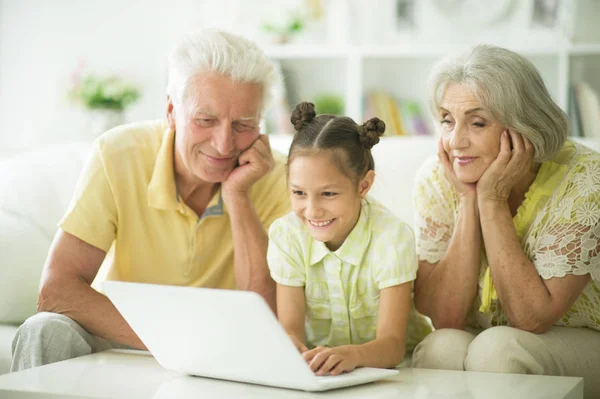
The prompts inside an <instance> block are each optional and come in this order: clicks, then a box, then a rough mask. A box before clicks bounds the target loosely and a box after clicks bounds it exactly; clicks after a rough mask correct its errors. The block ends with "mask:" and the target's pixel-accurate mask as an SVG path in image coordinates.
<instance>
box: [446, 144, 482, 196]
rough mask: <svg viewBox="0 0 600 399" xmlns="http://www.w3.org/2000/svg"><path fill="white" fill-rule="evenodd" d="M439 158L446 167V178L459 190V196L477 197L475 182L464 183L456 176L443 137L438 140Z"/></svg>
mask: <svg viewBox="0 0 600 399" xmlns="http://www.w3.org/2000/svg"><path fill="white" fill-rule="evenodd" d="M438 158H439V159H440V162H441V164H442V167H443V169H444V176H446V179H448V181H449V182H450V184H452V186H453V187H454V189H455V190H456V191H457V192H458V195H459V197H461V198H476V197H477V188H476V184H475V183H463V182H461V181H460V180H458V178H457V177H456V174H454V169H452V163H451V162H450V158H449V157H448V153H447V152H446V150H445V149H444V144H443V143H442V139H441V138H440V140H439V141H438Z"/></svg>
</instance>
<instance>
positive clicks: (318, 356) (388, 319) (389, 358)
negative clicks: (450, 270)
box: [303, 282, 411, 375]
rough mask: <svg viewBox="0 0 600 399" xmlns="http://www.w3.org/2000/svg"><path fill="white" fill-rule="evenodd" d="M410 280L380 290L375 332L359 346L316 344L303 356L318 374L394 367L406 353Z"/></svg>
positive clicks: (336, 373)
mask: <svg viewBox="0 0 600 399" xmlns="http://www.w3.org/2000/svg"><path fill="white" fill-rule="evenodd" d="M410 294H411V282H407V283H404V284H400V285H396V286H393V287H389V288H384V289H383V290H381V294H380V297H379V309H378V312H377V313H378V315H377V333H376V338H375V339H374V340H373V341H370V342H367V343H365V344H362V345H343V346H338V347H335V348H327V347H323V346H319V347H316V348H314V349H311V350H310V351H308V352H306V353H304V355H303V356H304V359H305V360H306V361H307V362H308V363H309V366H310V368H311V369H312V370H313V371H314V372H315V373H316V374H317V375H325V374H327V373H329V374H330V375H339V374H341V373H343V372H345V371H352V370H354V369H355V368H356V367H378V368H392V367H396V366H397V365H398V364H400V362H401V361H402V359H403V358H404V354H405V352H406V328H407V325H408V317H409V313H410V303H411V300H410Z"/></svg>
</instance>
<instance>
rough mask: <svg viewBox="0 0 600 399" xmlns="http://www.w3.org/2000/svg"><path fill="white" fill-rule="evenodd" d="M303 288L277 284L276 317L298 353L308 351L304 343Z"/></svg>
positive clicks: (304, 310) (304, 309)
mask: <svg viewBox="0 0 600 399" xmlns="http://www.w3.org/2000/svg"><path fill="white" fill-rule="evenodd" d="M304 301H305V298H304V287H290V286H287V285H282V284H277V316H278V318H279V322H280V323H281V325H282V326H283V328H284V329H285V331H286V332H287V333H288V335H289V336H290V338H291V339H292V341H293V342H294V345H295V346H296V348H298V350H299V351H300V353H303V352H306V351H307V350H308V349H307V348H306V345H305V343H304V340H305V337H304V315H305V312H306V308H305V304H304Z"/></svg>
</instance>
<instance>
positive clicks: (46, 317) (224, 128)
mask: <svg viewBox="0 0 600 399" xmlns="http://www.w3.org/2000/svg"><path fill="white" fill-rule="evenodd" d="M276 76H277V75H276V72H275V69H274V66H273V64H272V63H271V62H270V61H269V60H268V59H267V58H266V56H265V54H264V53H263V52H262V51H261V50H260V49H259V48H258V47H257V46H256V45H255V44H254V43H252V42H250V41H248V40H246V39H243V38H241V37H238V36H235V35H231V34H228V33H224V32H218V31H203V32H201V33H198V34H195V35H190V36H188V37H186V38H185V39H184V40H183V41H181V42H180V43H179V44H178V45H177V46H176V47H175V48H174V50H173V52H172V54H171V56H170V58H169V82H168V87H167V108H166V120H159V121H147V122H141V123H135V124H131V125H126V126H121V127H118V128H116V129H113V130H111V131H109V132H107V133H106V134H104V135H103V136H101V137H100V138H99V139H98V140H96V142H95V143H94V150H93V153H92V155H91V158H90V160H89V162H88V165H87V167H86V168H85V170H84V171H83V173H82V175H81V178H80V180H79V183H78V185H77V189H76V192H75V195H74V198H73V200H72V203H71V205H70V207H69V209H68V211H67V213H66V215H65V216H64V218H63V219H62V221H61V222H60V224H59V226H60V229H59V231H58V233H57V235H56V237H55V239H54V243H53V245H52V248H51V250H50V253H49V256H48V259H47V261H46V264H45V266H44V271H43V274H42V281H41V287H40V293H39V301H38V311H39V312H40V313H38V314H36V315H35V316H33V317H31V318H30V319H28V320H27V321H26V322H25V323H24V324H23V325H22V326H21V327H20V328H19V330H18V332H17V334H16V336H15V338H14V341H13V363H12V367H11V369H12V370H13V371H16V370H21V369H25V368H30V367H35V366H39V365H43V364H47V363H52V362H56V361H60V360H64V359H69V358H73V357H77V356H82V355H86V354H89V353H93V352H97V351H101V350H106V349H109V348H114V347H134V348H142V349H143V348H144V344H143V343H142V342H141V341H140V339H139V338H138V337H137V335H136V334H135V333H134V332H133V330H132V329H131V327H130V326H129V325H128V324H127V323H126V321H125V320H124V319H123V317H122V316H121V315H120V314H119V312H118V311H117V309H116V308H115V307H114V305H113V304H112V303H111V302H110V300H109V299H108V298H107V297H105V296H104V295H102V294H101V293H99V292H97V291H95V290H94V289H93V288H92V287H91V283H92V281H93V280H94V278H95V277H96V274H97V273H98V270H99V268H100V265H101V264H102V262H103V261H104V259H105V257H106V255H107V253H109V256H110V259H109V267H110V268H109V271H108V275H107V278H108V279H111V280H123V281H137V282H146V283H156V284H172V285H184V286H196V287H213V288H238V289H243V290H251V291H255V292H257V293H259V294H260V295H262V296H263V297H264V298H265V300H266V301H267V303H268V304H269V305H270V306H271V308H272V309H275V294H274V292H275V291H274V283H273V281H272V280H271V277H270V276H269V271H268V268H267V265H266V250H267V241H268V239H267V234H266V229H267V228H268V226H269V225H270V224H271V222H273V221H274V220H275V219H276V218H278V217H280V216H283V215H284V214H286V213H287V212H289V195H288V194H287V188H286V179H285V166H284V162H283V160H282V159H281V158H280V157H279V156H276V157H275V158H274V156H273V155H272V153H271V149H270V146H269V141H268V139H267V137H265V136H264V135H261V134H260V132H259V121H260V118H261V113H262V111H263V109H264V107H265V103H266V101H267V98H268V93H269V92H270V90H271V85H272V84H273V83H274V81H275V78H276ZM111 247H112V251H110V252H108V251H109V249H111Z"/></svg>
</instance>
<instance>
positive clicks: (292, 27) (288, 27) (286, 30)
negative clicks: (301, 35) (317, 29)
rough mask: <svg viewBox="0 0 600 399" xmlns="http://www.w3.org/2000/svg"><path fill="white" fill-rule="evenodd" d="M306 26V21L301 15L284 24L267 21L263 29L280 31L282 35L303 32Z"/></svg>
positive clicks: (272, 31)
mask: <svg viewBox="0 0 600 399" xmlns="http://www.w3.org/2000/svg"><path fill="white" fill-rule="evenodd" d="M303 28H304V23H303V22H302V20H301V19H300V18H299V17H296V18H292V20H291V21H289V23H287V24H283V25H274V24H271V23H265V24H264V25H263V29H264V30H265V31H267V32H271V33H278V34H281V35H288V36H290V35H292V34H294V33H298V32H301V31H302V29H303Z"/></svg>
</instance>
